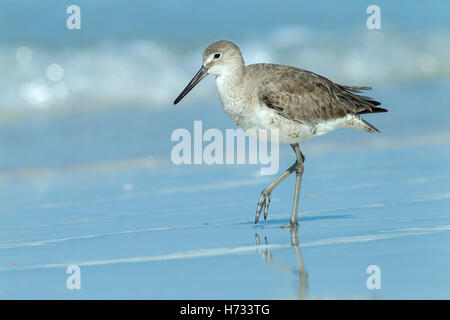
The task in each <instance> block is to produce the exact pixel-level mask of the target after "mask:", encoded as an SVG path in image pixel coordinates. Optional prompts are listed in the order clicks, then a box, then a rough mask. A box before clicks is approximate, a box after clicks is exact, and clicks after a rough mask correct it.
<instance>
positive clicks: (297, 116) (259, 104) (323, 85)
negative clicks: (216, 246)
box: [174, 40, 387, 225]
mask: <svg viewBox="0 0 450 320" xmlns="http://www.w3.org/2000/svg"><path fill="white" fill-rule="evenodd" d="M210 74H212V75H215V76H216V85H217V91H218V92H219V96H220V100H221V102H222V106H223V109H224V111H225V112H226V113H227V114H228V115H229V116H230V117H231V119H232V120H233V121H234V122H235V123H236V124H237V125H238V126H239V127H241V128H242V129H244V130H248V129H253V130H260V129H265V130H273V129H277V130H278V136H279V142H282V143H289V144H290V145H291V147H292V149H293V150H294V152H295V156H296V161H295V162H294V164H293V165H292V166H291V167H289V168H288V169H287V170H286V171H285V172H284V173H283V174H282V175H281V176H280V177H279V178H277V179H276V180H275V181H274V182H272V183H271V184H270V185H269V186H267V187H266V188H265V189H264V190H263V191H262V192H261V196H260V197H259V200H258V206H257V209H256V217H255V223H257V222H258V220H259V216H260V214H261V212H262V210H263V209H264V219H266V218H267V214H268V210H269V203H270V196H271V193H272V191H273V190H274V189H275V188H276V187H277V186H278V185H279V184H280V183H281V182H282V181H283V180H284V179H286V178H287V177H288V176H289V175H290V174H291V173H293V172H294V171H295V174H296V183H295V193H294V205H293V208H292V215H291V221H290V223H291V225H297V224H298V201H299V195H300V186H301V183H302V175H303V170H304V166H303V162H304V161H305V157H304V156H303V154H302V153H301V151H300V147H299V143H301V142H304V141H306V140H308V139H310V138H312V137H314V136H319V135H322V134H325V133H327V132H330V131H333V130H335V129H338V128H351V129H359V130H364V131H367V132H380V131H378V129H376V128H375V127H374V126H372V125H371V124H370V123H368V122H366V121H364V120H363V119H362V118H361V116H360V114H363V113H374V112H386V111H387V110H386V109H383V108H380V107H377V106H378V105H380V103H379V102H378V101H375V100H374V99H372V98H370V97H367V96H363V95H360V94H359V93H361V92H362V91H361V90H370V89H371V88H370V87H359V86H345V85H339V84H337V83H334V82H332V81H331V80H328V79H327V78H324V77H322V76H320V75H318V74H315V73H313V72H310V71H306V70H302V69H298V68H294V67H289V66H283V65H277V64H268V63H258V64H252V65H248V66H245V63H244V59H243V58H242V54H241V51H240V49H239V47H238V46H237V45H235V44H234V43H233V42H230V41H226V40H221V41H217V42H214V43H213V44H211V45H210V46H208V47H207V48H206V49H205V51H204V52H203V64H202V67H201V68H200V70H199V71H198V73H197V74H196V75H195V76H194V78H193V79H192V80H191V82H189V84H188V85H187V86H186V88H185V89H184V90H183V91H182V92H181V93H180V95H179V96H178V97H177V98H176V99H175V101H174V104H177V103H178V102H180V100H181V99H182V98H183V97H184V96H185V95H186V94H188V92H189V91H191V90H192V88H194V86H195V85H196V84H197V83H199V82H200V81H201V80H202V79H203V78H204V77H206V76H207V75H210Z"/></svg>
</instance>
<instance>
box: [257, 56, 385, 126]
mask: <svg viewBox="0 0 450 320" xmlns="http://www.w3.org/2000/svg"><path fill="white" fill-rule="evenodd" d="M264 69H267V70H265V71H266V72H263V73H262V74H264V76H263V77H262V78H261V81H260V85H259V88H258V99H259V100H260V102H261V104H263V105H265V106H267V107H268V108H272V109H274V110H275V111H277V112H278V113H279V114H280V115H282V116H284V117H286V118H288V119H291V120H294V121H298V122H301V123H305V124H308V123H314V122H318V121H326V120H331V119H338V118H342V117H345V116H346V115H347V114H360V113H368V112H382V111H386V110H385V109H382V108H376V107H375V106H377V105H379V104H380V103H379V102H377V101H375V100H374V99H372V98H370V97H366V96H360V95H358V94H357V93H360V92H361V90H369V89H371V88H370V87H349V86H343V85H338V84H336V83H334V82H332V81H330V80H328V79H326V78H324V77H322V76H319V75H317V74H315V73H313V72H310V71H306V70H302V69H297V68H293V67H288V66H280V65H270V64H267V65H264Z"/></svg>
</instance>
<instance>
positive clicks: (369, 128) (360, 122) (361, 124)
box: [355, 116, 381, 133]
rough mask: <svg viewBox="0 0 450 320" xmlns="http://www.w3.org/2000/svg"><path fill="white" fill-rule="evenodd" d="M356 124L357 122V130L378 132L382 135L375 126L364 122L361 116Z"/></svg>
mask: <svg viewBox="0 0 450 320" xmlns="http://www.w3.org/2000/svg"><path fill="white" fill-rule="evenodd" d="M355 122H356V123H355V129H359V130H364V131H367V132H378V133H381V131H380V130H378V129H377V128H375V127H374V126H373V125H371V124H370V123H368V122H367V121H366V120H364V119H363V118H361V117H360V116H357V117H356V121H355Z"/></svg>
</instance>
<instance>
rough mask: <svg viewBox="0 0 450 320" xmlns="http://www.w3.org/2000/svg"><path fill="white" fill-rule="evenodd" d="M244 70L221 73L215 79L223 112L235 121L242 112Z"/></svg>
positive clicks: (237, 69) (238, 69)
mask: <svg viewBox="0 0 450 320" xmlns="http://www.w3.org/2000/svg"><path fill="white" fill-rule="evenodd" d="M243 77H244V68H243V67H242V68H236V69H234V70H233V71H230V72H226V73H223V74H221V75H219V76H217V77H216V85H217V91H218V93H219V96H220V100H221V101H222V106H223V109H224V111H225V112H226V113H227V114H228V115H229V116H230V117H231V118H232V119H233V120H235V118H236V117H238V116H239V114H240V113H241V112H242V109H243V107H244V106H243V105H242V103H241V102H242V96H241V89H242V81H243Z"/></svg>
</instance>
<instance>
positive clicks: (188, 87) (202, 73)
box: [173, 66, 208, 104]
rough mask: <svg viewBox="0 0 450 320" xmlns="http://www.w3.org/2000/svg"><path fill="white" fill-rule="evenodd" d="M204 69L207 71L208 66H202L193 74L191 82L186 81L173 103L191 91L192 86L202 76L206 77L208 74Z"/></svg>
mask: <svg viewBox="0 0 450 320" xmlns="http://www.w3.org/2000/svg"><path fill="white" fill-rule="evenodd" d="M206 71H208V68H206V67H205V66H202V67H201V68H200V70H199V71H198V72H197V74H196V75H195V76H194V78H192V80H191V82H189V83H188V85H187V86H186V88H184V90H183V91H182V92H181V93H180V95H179V96H178V97H177V98H176V99H175V101H174V102H173V104H177V103H178V102H180V100H181V99H183V97H184V96H185V95H187V94H188V93H189V91H191V90H192V88H194V87H195V85H196V84H197V83H199V82H200V81H201V80H202V79H203V78H204V77H206V76H207V75H208V74H207V73H206Z"/></svg>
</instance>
